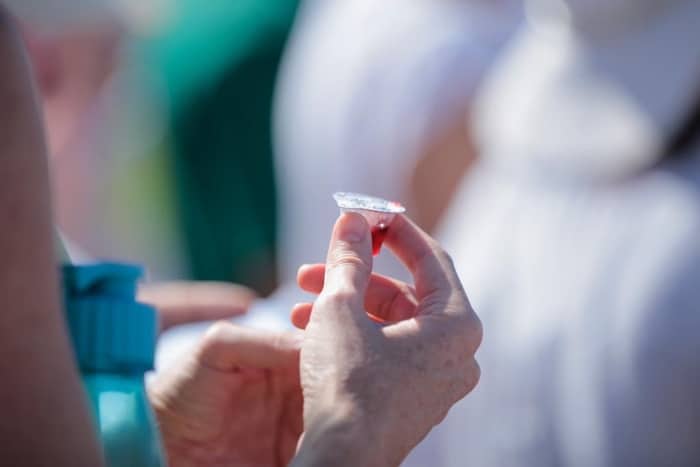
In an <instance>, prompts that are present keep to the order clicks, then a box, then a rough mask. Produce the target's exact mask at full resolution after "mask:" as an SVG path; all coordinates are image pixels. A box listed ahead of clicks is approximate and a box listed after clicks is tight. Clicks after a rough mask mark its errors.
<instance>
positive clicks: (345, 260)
mask: <svg viewBox="0 0 700 467" xmlns="http://www.w3.org/2000/svg"><path fill="white" fill-rule="evenodd" d="M343 266H351V267H353V268H356V269H360V270H361V271H367V272H369V270H370V269H371V268H370V266H369V265H368V264H367V262H366V261H365V260H364V259H363V258H362V257H360V255H358V254H357V253H355V252H354V251H349V250H346V249H343V250H340V251H338V250H336V251H334V252H333V253H332V254H331V258H330V261H329V264H328V267H330V268H334V267H343Z"/></svg>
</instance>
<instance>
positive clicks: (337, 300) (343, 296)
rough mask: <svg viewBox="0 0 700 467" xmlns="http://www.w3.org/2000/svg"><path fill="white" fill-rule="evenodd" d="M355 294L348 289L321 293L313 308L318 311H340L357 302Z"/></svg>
mask: <svg viewBox="0 0 700 467" xmlns="http://www.w3.org/2000/svg"><path fill="white" fill-rule="evenodd" d="M357 295H358V294H357V293H355V292H354V291H353V290H349V289H338V290H334V291H333V292H328V293H323V294H321V296H320V297H319V298H318V300H317V301H316V304H315V305H314V308H319V309H331V310H335V309H340V308H344V307H347V306H348V305H349V304H351V303H354V301H356V300H357Z"/></svg>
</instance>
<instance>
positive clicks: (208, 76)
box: [156, 0, 298, 294]
mask: <svg viewBox="0 0 700 467" xmlns="http://www.w3.org/2000/svg"><path fill="white" fill-rule="evenodd" d="M297 3H298V1H297V0H282V1H275V2H264V1H244V2H238V1H237V2H214V3H207V4H205V5H202V4H201V2H195V1H192V0H186V1H182V2H181V4H180V5H178V9H179V11H180V13H179V17H180V18H181V20H180V21H178V22H176V24H174V25H173V26H174V27H173V32H172V34H170V35H169V36H167V37H165V38H164V39H162V41H164V42H162V43H160V44H157V45H156V49H157V53H159V55H160V57H161V59H162V60H163V62H162V66H163V69H164V73H165V79H166V82H167V85H168V90H169V93H170V96H169V97H170V100H171V101H172V105H173V108H172V111H173V112H172V120H171V125H172V143H173V156H174V161H175V163H174V175H175V180H176V196H177V201H178V204H179V206H180V223H181V227H182V229H183V232H184V245H185V249H186V256H187V259H188V262H189V266H190V269H191V274H192V276H193V278H195V279H200V280H226V281H232V282H236V283H240V284H245V285H248V286H251V287H253V288H255V289H256V290H257V291H258V292H259V293H261V294H266V293H268V292H270V291H271V290H273V288H274V287H275V285H276V279H275V270H276V269H275V254H274V251H275V239H276V190H275V186H274V173H273V163H272V143H271V136H270V133H271V129H270V126H271V123H270V122H271V107H272V96H273V89H274V84H275V80H276V76H277V70H278V65H279V62H280V58H281V55H282V51H283V49H284V46H285V43H286V41H287V36H288V33H289V30H290V28H291V24H292V21H293V19H294V16H295V13H296V8H297ZM158 49H159V50H158ZM193 69H194V70H193Z"/></svg>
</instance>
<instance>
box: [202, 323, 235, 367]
mask: <svg viewBox="0 0 700 467" xmlns="http://www.w3.org/2000/svg"><path fill="white" fill-rule="evenodd" d="M231 326H232V325H231V323H228V322H226V321H218V322H216V323H214V324H212V325H211V327H209V329H208V330H207V332H206V334H205V335H204V337H203V338H202V342H201V345H200V354H201V355H202V356H204V357H207V358H209V359H211V358H215V357H216V355H217V353H218V352H219V349H220V348H221V343H222V342H223V340H224V338H225V336H227V335H229V334H230V331H231Z"/></svg>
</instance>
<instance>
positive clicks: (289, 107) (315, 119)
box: [275, 0, 520, 302]
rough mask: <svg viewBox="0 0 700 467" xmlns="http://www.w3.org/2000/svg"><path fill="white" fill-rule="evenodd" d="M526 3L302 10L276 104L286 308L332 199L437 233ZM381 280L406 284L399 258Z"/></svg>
mask: <svg viewBox="0 0 700 467" xmlns="http://www.w3.org/2000/svg"><path fill="white" fill-rule="evenodd" d="M518 5H519V2H518V1H517V0H499V1H495V2H482V1H474V2H471V1H451V0H450V1H441V0H420V1H417V2H409V3H406V2H401V1H398V0H390V1H383V2H375V1H371V0H349V1H318V0H308V1H306V2H304V3H303V5H302V8H301V10H300V13H299V15H298V16H299V17H298V19H297V22H296V24H295V27H294V30H293V35H292V39H291V41H290V46H289V49H288V51H287V52H286V55H285V59H284V63H283V66H282V70H281V74H280V79H279V85H278V90H277V99H276V140H275V149H276V160H275V162H276V170H277V181H278V189H279V200H280V208H279V213H280V214H279V215H280V217H279V219H280V220H279V225H280V227H279V231H280V238H279V262H280V266H279V276H280V281H281V283H282V288H281V290H280V291H279V293H278V295H277V298H280V299H283V301H292V302H293V301H294V300H296V299H298V298H299V295H298V292H297V291H296V286H295V278H296V271H297V268H298V267H299V265H300V264H302V263H307V262H311V261H318V260H320V259H321V258H322V257H323V254H324V252H323V249H322V248H321V247H320V245H322V244H323V238H325V237H326V235H327V229H326V228H325V227H323V226H325V225H328V221H329V220H330V219H333V217H334V216H335V214H336V207H335V204H334V203H333V202H332V200H331V198H330V194H331V193H333V192H336V191H356V192H366V193H369V194H372V195H376V196H380V197H384V198H386V199H394V200H398V201H401V202H402V203H404V204H405V205H406V206H407V207H408V209H409V212H411V213H412V215H413V216H414V217H415V218H416V220H417V222H418V223H419V224H420V225H421V226H423V227H424V228H425V229H427V230H428V231H431V230H432V229H433V228H434V227H435V225H436V224H437V222H438V220H439V219H440V217H441V214H442V210H443V209H444V207H445V206H446V205H447V204H448V203H449V200H450V198H451V196H452V194H453V191H454V189H455V187H456V185H457V183H458V182H459V180H460V179H461V177H462V175H463V174H464V172H465V171H466V170H467V167H468V165H469V163H470V157H471V156H472V155H473V148H472V144H471V135H470V134H469V130H468V129H467V114H468V113H469V109H470V107H471V102H472V97H473V95H474V92H475V89H476V88H477V86H478V83H479V81H480V78H481V76H482V75H483V73H484V72H485V70H486V69H488V67H489V64H490V63H491V62H492V61H493V59H494V58H495V57H496V56H497V54H498V51H499V50H500V48H501V46H502V45H503V43H504V42H505V41H506V39H507V38H508V36H509V35H510V34H511V33H512V31H513V30H514V28H515V25H516V24H517V21H518V20H519V18H520V13H519V6H518ZM376 263H377V268H378V269H379V270H380V271H384V272H388V273H392V274H400V273H401V272H400V271H401V269H400V267H399V265H398V263H396V262H395V261H393V259H392V258H390V257H386V256H380V257H379V258H377V261H376Z"/></svg>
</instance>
